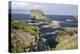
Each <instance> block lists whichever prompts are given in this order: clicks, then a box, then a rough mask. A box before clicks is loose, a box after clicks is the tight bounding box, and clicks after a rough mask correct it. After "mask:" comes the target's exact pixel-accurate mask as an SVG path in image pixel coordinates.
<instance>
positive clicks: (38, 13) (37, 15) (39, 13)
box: [31, 9, 48, 20]
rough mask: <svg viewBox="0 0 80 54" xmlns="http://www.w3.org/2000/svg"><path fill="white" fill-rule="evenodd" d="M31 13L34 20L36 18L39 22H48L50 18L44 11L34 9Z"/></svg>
mask: <svg viewBox="0 0 80 54" xmlns="http://www.w3.org/2000/svg"><path fill="white" fill-rule="evenodd" d="M31 13H32V14H31V16H32V18H35V19H37V20H48V17H47V16H45V15H44V13H43V11H42V10H40V9H33V10H31Z"/></svg>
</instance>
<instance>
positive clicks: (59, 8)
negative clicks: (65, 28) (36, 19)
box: [12, 1, 78, 15]
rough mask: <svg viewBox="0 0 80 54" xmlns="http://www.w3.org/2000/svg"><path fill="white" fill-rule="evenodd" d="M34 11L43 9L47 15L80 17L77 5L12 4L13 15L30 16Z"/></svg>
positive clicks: (17, 2) (16, 2)
mask: <svg viewBox="0 0 80 54" xmlns="http://www.w3.org/2000/svg"><path fill="white" fill-rule="evenodd" d="M32 9H41V10H42V11H43V12H44V14H47V15H78V11H77V9H78V7H77V5H71V4H55V3H37V2H22V1H15V2H12V13H15V14H30V13H31V12H30V10H32Z"/></svg>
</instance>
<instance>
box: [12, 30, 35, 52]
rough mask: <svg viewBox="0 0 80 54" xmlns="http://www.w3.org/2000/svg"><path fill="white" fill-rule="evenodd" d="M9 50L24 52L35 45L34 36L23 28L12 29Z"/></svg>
mask: <svg viewBox="0 0 80 54" xmlns="http://www.w3.org/2000/svg"><path fill="white" fill-rule="evenodd" d="M11 45H12V48H11V51H12V52H24V51H25V49H26V51H28V50H30V47H32V46H35V45H36V42H35V36H33V35H31V34H30V33H28V32H24V31H23V30H15V29H13V30H12V32H11ZM31 45H32V46H31Z"/></svg>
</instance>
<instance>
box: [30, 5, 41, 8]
mask: <svg viewBox="0 0 80 54" xmlns="http://www.w3.org/2000/svg"><path fill="white" fill-rule="evenodd" d="M41 8H42V7H41V6H40V5H34V6H33V7H32V8H31V9H41Z"/></svg>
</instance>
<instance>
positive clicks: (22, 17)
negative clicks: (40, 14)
mask: <svg viewBox="0 0 80 54" xmlns="http://www.w3.org/2000/svg"><path fill="white" fill-rule="evenodd" d="M47 16H48V18H49V19H50V20H52V21H60V22H61V26H69V27H77V26H78V21H77V20H76V19H75V18H74V16H66V15H47ZM11 18H12V19H15V20H18V21H26V20H28V19H30V18H31V15H30V14H12V15H11Z"/></svg>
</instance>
